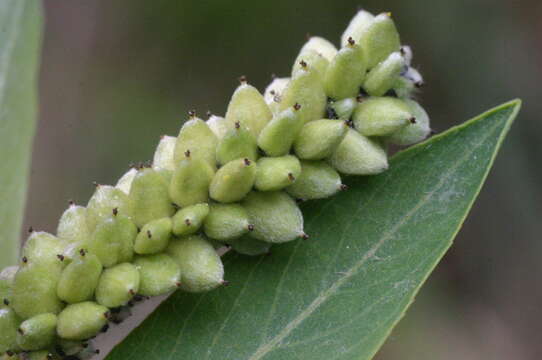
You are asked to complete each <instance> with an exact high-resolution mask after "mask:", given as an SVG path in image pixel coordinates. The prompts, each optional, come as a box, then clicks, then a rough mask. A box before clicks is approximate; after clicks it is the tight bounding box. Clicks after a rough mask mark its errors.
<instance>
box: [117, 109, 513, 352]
mask: <svg viewBox="0 0 542 360" xmlns="http://www.w3.org/2000/svg"><path fill="white" fill-rule="evenodd" d="M520 105H521V104H520V101H519V100H516V101H512V102H509V103H507V104H504V105H501V106H500V107H497V108H495V109H493V110H490V111H489V112H487V113H485V114H483V115H481V116H479V117H477V118H475V119H473V120H470V121H468V122H466V123H465V124H463V125H461V126H458V127H454V128H452V129H450V130H448V131H446V132H445V133H443V134H440V135H438V136H435V137H434V138H432V139H430V140H429V141H426V142H424V143H422V144H419V145H417V146H414V147H412V148H410V149H407V150H406V151H403V152H401V153H399V154H398V155H397V156H395V157H393V159H392V161H391V168H390V170H389V171H387V172H385V173H384V174H382V175H379V176H374V177H364V178H351V179H349V181H348V182H347V183H348V185H349V187H350V190H349V191H347V192H343V193H341V194H339V195H337V196H335V197H333V198H331V199H329V200H327V201H320V202H314V203H307V204H306V206H305V208H304V209H303V210H304V213H305V215H306V220H307V226H306V230H307V232H308V233H309V234H310V235H312V237H311V238H310V239H309V240H306V241H296V242H294V243H289V244H286V245H283V246H277V247H274V248H273V250H274V251H273V253H272V254H271V255H270V256H263V257H259V258H247V257H243V256H239V255H234V254H231V255H227V256H226V258H225V262H226V271H227V272H226V274H227V279H228V280H229V281H230V282H231V285H230V287H227V288H222V289H219V290H217V291H213V292H210V293H207V294H203V295H190V294H186V293H181V292H178V293H176V294H174V295H173V296H171V297H170V298H169V299H168V300H167V301H166V302H165V303H163V304H162V305H161V306H160V307H159V308H158V310H157V311H156V312H155V313H154V314H153V315H151V316H150V317H149V318H148V319H147V320H146V321H145V322H144V323H143V324H142V325H141V326H140V327H139V328H138V329H136V330H135V331H134V332H133V333H132V334H131V335H130V336H129V337H128V338H127V340H125V341H124V342H123V343H122V344H121V345H120V346H118V347H117V348H116V349H115V350H114V351H113V352H112V354H111V355H110V356H109V359H114V360H116V359H143V358H144V359H160V360H167V359H220V360H224V359H232V360H233V359H235V360H240V359H249V360H259V359H266V360H270V359H276V360H279V359H281V360H284V359H311V360H317V359H325V360H329V359H370V358H371V357H372V356H373V355H374V354H375V352H376V351H377V350H378V348H379V347H380V346H381V345H382V343H383V342H384V340H385V339H386V337H387V336H388V335H389V333H390V331H391V330H392V328H393V327H394V325H395V324H396V323H397V322H398V321H399V319H400V318H401V317H402V316H403V314H404V313H405V310H406V309H407V307H408V306H409V305H410V303H411V302H412V301H413V299H414V296H415V295H416V293H417V291H418V290H419V288H420V286H421V285H422V284H423V282H424V281H425V279H426V278H427V277H428V276H429V274H430V273H431V271H432V270H433V268H434V267H435V266H436V264H437V263H438V261H439V260H440V259H441V257H442V256H443V255H444V253H445V252H446V250H447V249H448V247H449V246H450V245H451V244H452V240H453V238H454V236H455V235H456V234H457V232H458V231H459V229H460V227H461V224H462V223H463V220H464V219H465V217H466V215H467V213H468V211H469V209H470V208H471V206H472V204H473V202H474V200H475V198H476V196H477V195H478V192H479V191H480V188H481V186H482V184H483V182H484V180H485V178H486V176H487V174H488V171H489V169H490V167H491V165H492V164H493V161H494V159H495V156H496V153H497V150H498V149H499V147H500V145H501V142H502V140H503V139H504V137H505V135H506V133H507V131H508V129H509V127H510V125H511V123H512V121H513V119H514V118H515V116H516V114H517V112H518V110H519V108H520Z"/></svg>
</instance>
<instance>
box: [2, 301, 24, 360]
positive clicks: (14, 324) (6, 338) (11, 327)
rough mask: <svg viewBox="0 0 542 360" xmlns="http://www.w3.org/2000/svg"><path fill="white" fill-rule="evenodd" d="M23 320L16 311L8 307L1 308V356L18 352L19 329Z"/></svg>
mask: <svg viewBox="0 0 542 360" xmlns="http://www.w3.org/2000/svg"><path fill="white" fill-rule="evenodd" d="M20 323H21V320H20V319H19V317H18V316H17V314H15V311H13V310H12V309H10V308H8V307H0V354H2V353H4V352H6V351H15V350H18V348H19V346H18V345H17V329H18V328H19V324H20Z"/></svg>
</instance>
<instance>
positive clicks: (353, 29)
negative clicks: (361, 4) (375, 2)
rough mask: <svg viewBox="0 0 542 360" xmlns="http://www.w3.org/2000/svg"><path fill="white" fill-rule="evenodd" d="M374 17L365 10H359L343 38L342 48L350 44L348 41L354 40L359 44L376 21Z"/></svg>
mask: <svg viewBox="0 0 542 360" xmlns="http://www.w3.org/2000/svg"><path fill="white" fill-rule="evenodd" d="M374 18H375V17H374V15H373V14H371V13H370V12H368V11H365V10H363V9H362V10H359V11H358V12H357V14H356V15H355V16H354V17H353V18H352V20H350V23H349V24H348V27H347V28H346V30H345V31H344V33H343V34H342V36H341V46H342V47H345V46H346V45H347V44H348V39H349V38H352V39H354V41H355V42H357V43H358V42H359V40H360V39H361V35H362V34H363V32H364V31H365V29H366V28H368V27H369V25H371V23H372V22H373V21H374Z"/></svg>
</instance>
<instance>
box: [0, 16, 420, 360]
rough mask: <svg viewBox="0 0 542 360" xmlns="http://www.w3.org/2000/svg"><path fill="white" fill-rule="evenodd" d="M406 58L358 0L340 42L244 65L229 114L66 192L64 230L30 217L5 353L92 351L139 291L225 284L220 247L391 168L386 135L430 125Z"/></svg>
mask: <svg viewBox="0 0 542 360" xmlns="http://www.w3.org/2000/svg"><path fill="white" fill-rule="evenodd" d="M411 60H412V52H411V49H410V48H409V47H408V46H401V43H400V40H399V35H398V32H397V30H396V27H395V24H394V22H393V20H392V18H391V16H390V14H380V15H378V16H374V15H372V14H370V13H369V12H367V11H364V10H361V11H359V12H358V13H357V14H356V16H355V17H354V18H353V19H352V21H351V22H350V24H349V26H348V27H347V29H346V31H345V32H344V34H343V35H342V38H341V47H340V49H337V48H336V47H335V46H334V45H333V44H332V43H331V42H329V41H327V40H325V39H323V38H320V37H310V38H309V39H308V41H307V42H306V43H305V44H304V46H303V47H302V48H301V51H300V53H299V55H298V56H297V59H296V60H295V62H294V65H293V69H292V73H291V76H290V77H287V78H275V79H273V81H272V82H271V84H269V86H268V87H267V89H266V90H265V93H264V94H263V95H262V94H260V92H258V90H257V89H256V88H254V87H253V86H251V85H249V84H248V83H247V80H246V79H245V78H244V77H242V78H241V79H240V81H241V84H240V85H239V87H238V88H237V89H236V90H235V92H234V93H233V96H232V98H231V100H230V103H229V105H228V109H227V111H226V115H225V116H224V117H219V116H215V115H211V116H210V117H209V119H208V120H207V121H203V120H201V119H199V118H198V117H197V116H196V113H195V112H190V114H189V115H190V118H189V120H188V121H186V122H185V123H184V125H183V126H182V128H181V130H180V133H179V135H178V136H177V137H170V136H164V137H162V139H161V140H160V142H159V144H158V147H157V149H156V152H155V154H154V159H153V161H152V163H150V164H149V165H141V166H137V167H133V168H131V169H130V170H129V171H128V172H127V173H126V174H124V175H123V176H122V177H121V179H120V180H119V181H118V183H117V184H116V186H108V185H96V191H95V193H94V195H93V196H92V197H91V199H90V200H89V202H88V204H87V206H86V207H84V206H78V205H75V204H73V203H70V206H69V208H68V209H67V210H66V211H65V212H64V213H63V214H62V217H61V218H60V221H59V224H58V229H57V234H56V235H52V234H49V233H46V232H38V231H33V230H31V233H30V236H29V238H28V240H27V241H26V243H25V245H24V248H23V250H22V257H21V262H20V263H19V265H17V266H12V267H8V268H6V269H4V270H3V271H2V272H1V273H0V299H1V301H2V305H1V307H0V354H2V356H3V359H19V358H25V359H26V358H27V359H32V360H34V359H36V360H38V359H39V360H43V359H57V358H72V359H75V358H80V359H83V358H88V357H90V356H92V354H94V353H95V350H94V349H92V346H89V340H90V339H92V338H93V337H95V336H96V335H97V334H98V333H100V332H101V331H105V330H107V327H108V323H109V322H110V321H112V322H115V321H119V320H120V319H121V318H122V316H123V315H122V314H124V313H126V309H128V308H129V306H130V305H131V304H133V301H136V300H137V299H138V298H141V297H149V296H157V295H161V294H166V293H169V292H171V291H174V290H176V289H181V290H184V291H188V292H203V291H209V290H212V289H214V288H216V287H218V286H220V285H223V284H224V283H225V281H224V280H223V278H224V269H223V266H222V262H221V259H220V257H219V255H218V254H217V252H216V251H215V249H216V248H217V247H219V246H224V245H227V246H230V247H231V248H232V249H233V250H235V251H237V252H239V253H241V254H245V255H260V254H264V253H267V252H268V251H269V249H270V247H271V245H272V244H277V243H284V242H287V241H292V240H295V239H297V238H307V237H308V236H307V235H306V234H305V232H304V231H303V215H302V213H301V211H300V209H299V208H298V206H297V202H296V200H313V199H321V198H326V197H329V196H332V195H333V194H335V193H336V192H338V191H341V190H345V189H346V186H344V185H343V183H342V181H341V175H362V176H363V175H374V174H378V173H380V172H383V171H385V170H386V169H387V168H388V157H387V151H386V148H387V146H388V144H396V145H409V144H413V143H416V142H419V141H421V140H423V139H425V138H426V137H427V136H428V134H429V132H430V127H429V118H428V116H427V114H426V112H425V111H424V110H423V108H422V107H421V106H420V105H419V104H418V103H417V102H415V101H414V100H412V98H413V94H414V93H415V91H416V89H417V88H418V87H420V86H421V85H422V83H423V80H422V78H421V76H420V74H419V73H418V71H416V69H414V68H413V67H411Z"/></svg>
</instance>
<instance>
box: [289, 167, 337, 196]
mask: <svg viewBox="0 0 542 360" xmlns="http://www.w3.org/2000/svg"><path fill="white" fill-rule="evenodd" d="M342 189H345V186H344V185H343V184H342V182H341V177H340V175H339V173H337V171H335V169H333V168H332V167H331V166H329V165H328V164H327V163H325V162H323V161H301V175H300V176H299V177H298V178H297V180H296V181H295V183H293V184H292V185H290V186H288V187H287V188H286V192H288V194H290V195H291V196H293V197H294V198H296V199H303V200H313V199H323V198H327V197H330V196H331V195H334V194H335V193H336V192H338V191H339V190H342Z"/></svg>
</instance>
